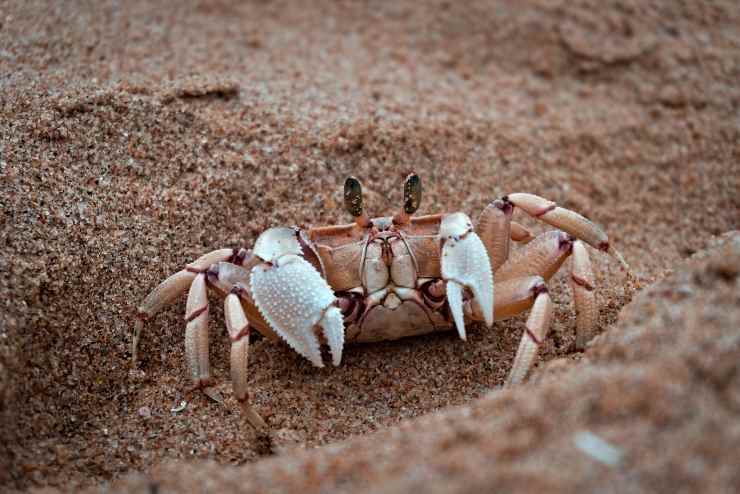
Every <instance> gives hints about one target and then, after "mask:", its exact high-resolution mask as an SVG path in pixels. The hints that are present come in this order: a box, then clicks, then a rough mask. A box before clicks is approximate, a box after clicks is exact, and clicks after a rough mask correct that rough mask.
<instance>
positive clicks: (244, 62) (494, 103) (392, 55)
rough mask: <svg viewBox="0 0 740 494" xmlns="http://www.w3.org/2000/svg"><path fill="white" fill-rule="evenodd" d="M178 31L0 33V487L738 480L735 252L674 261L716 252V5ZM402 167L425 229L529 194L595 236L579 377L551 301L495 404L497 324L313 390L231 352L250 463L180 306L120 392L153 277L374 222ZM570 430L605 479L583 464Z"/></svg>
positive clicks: (157, 323) (719, 55)
mask: <svg viewBox="0 0 740 494" xmlns="http://www.w3.org/2000/svg"><path fill="white" fill-rule="evenodd" d="M178 5H179V6H178V8H172V7H171V6H168V5H157V4H152V3H151V2H126V3H125V4H124V5H118V4H115V3H110V2H99V3H96V4H95V6H94V7H93V6H84V5H57V4H56V3H44V2H17V3H9V4H6V5H5V6H4V8H2V9H0V172H1V173H0V176H1V177H2V178H1V180H0V205H1V206H2V207H1V208H0V211H2V216H0V242H1V245H2V249H0V267H1V268H2V272H3V274H4V275H3V276H1V277H0V300H1V301H2V309H1V310H0V421H1V424H2V427H1V428H0V486H3V488H4V490H11V491H15V490H17V491H27V490H29V489H34V488H40V487H48V488H49V489H51V490H55V489H60V490H63V491H74V490H76V489H78V488H81V487H90V488H96V487H100V486H107V485H109V483H111V482H120V483H118V484H116V485H117V486H118V488H120V489H122V490H126V489H128V488H131V489H135V488H136V487H137V486H140V485H141V483H142V482H143V483H147V482H150V481H151V479H154V480H156V482H159V483H161V486H162V488H163V489H166V488H167V487H171V488H172V489H178V488H179V489H183V488H184V486H186V485H188V482H194V481H196V482H199V483H202V485H203V486H206V485H207V483H208V482H211V481H212V482H213V484H212V486H211V487H212V488H213V489H216V488H220V487H223V486H225V485H227V484H229V483H231V484H233V483H235V482H238V483H240V484H242V483H243V482H245V481H246V480H248V479H251V480H250V482H253V483H251V484H249V486H251V487H252V488H254V489H255V490H259V489H260V488H263V489H264V488H270V489H276V490H291V489H302V490H306V489H309V487H310V488H312V489H316V490H326V491H330V490H350V489H366V490H372V489H376V490H383V489H386V488H387V489H388V490H389V491H392V490H394V489H396V490H407V489H409V488H410V487H413V486H417V485H426V484H423V483H425V482H430V481H435V482H436V483H435V484H434V485H435V486H437V488H438V489H441V490H446V489H450V490H461V489H475V487H476V486H478V487H482V486H492V485H500V486H501V488H502V489H504V490H507V489H508V490H518V491H528V490H535V489H540V488H552V489H553V490H554V489H556V488H562V489H565V490H570V489H572V488H580V487H583V488H584V489H587V490H596V489H598V488H606V487H610V488H614V489H616V488H617V486H618V484H615V483H614V482H615V480H616V479H621V480H622V481H624V482H627V484H624V485H625V486H627V487H628V488H629V490H633V491H635V492H640V491H654V490H662V488H663V487H664V486H674V487H676V486H678V487H681V489H683V490H684V491H688V490H694V489H697V490H702V488H704V487H707V486H710V487H713V488H716V489H717V490H718V491H719V490H722V489H725V490H727V491H730V490H732V488H733V485H734V486H737V485H738V484H737V483H738V478H737V475H736V474H733V473H732V471H728V470H727V462H726V461H724V460H726V459H727V458H731V455H732V454H734V449H733V448H731V447H730V445H731V444H732V442H731V441H732V440H735V444H736V443H737V430H738V427H740V419H739V418H738V413H739V412H738V408H737V393H738V379H737V376H738V374H737V365H736V364H732V363H736V362H737V361H738V359H737V349H738V340H737V337H738V327H740V324H738V321H739V318H738V313H737V310H736V309H737V305H738V304H737V302H738V301H737V296H736V294H737V272H736V271H733V266H737V262H738V261H737V256H736V255H735V254H734V253H733V252H734V251H732V252H730V251H727V252H724V253H722V252H721V253H720V254H714V255H715V256H717V255H719V257H714V258H713V259H715V261H713V262H715V263H721V262H722V259H725V260H726V262H727V263H728V267H725V268H722V267H720V268H716V267H712V266H713V265H712V264H711V262H710V265H709V267H707V266H706V265H701V266H700V265H698V264H690V265H689V266H688V267H685V266H684V264H682V263H683V262H684V260H685V259H686V258H688V257H691V256H692V255H693V254H695V253H696V252H699V251H701V250H702V249H705V248H707V247H708V246H712V245H715V244H716V243H717V242H718V240H716V237H717V236H721V235H723V234H724V233H725V232H727V231H729V230H733V229H737V228H738V227H740V195H739V194H738V190H740V165H738V162H739V161H740V114H739V107H740V85H738V83H737V81H738V80H740V36H739V35H738V33H740V12H739V11H738V9H737V8H736V7H735V5H734V2H732V1H726V2H714V3H710V4H706V3H702V4H698V3H697V4H690V5H687V6H680V5H676V3H675V2H673V1H671V0H665V1H655V2H608V3H607V4H604V3H603V2H597V1H595V0H594V1H583V2H563V3H554V2H537V1H531V2H516V3H512V2H464V3H462V2H461V3H459V4H458V3H455V2H442V1H440V2H432V1H430V2H424V3H422V4H419V3H415V2H408V3H406V2H393V3H387V4H365V3H356V2H315V3H313V4H312V6H311V7H308V6H306V5H303V4H301V5H299V4H298V3H290V2H277V1H273V2H266V1H261V2H233V3H230V2H181V3H180V4H178ZM410 170H415V171H416V172H417V173H419V174H420V176H421V177H422V180H423V183H424V198H423V202H422V206H421V210H420V211H421V212H429V213H433V212H442V211H456V210H462V211H465V212H467V213H469V214H470V215H471V216H473V217H476V216H477V214H478V212H479V211H480V210H482V209H483V207H485V205H486V204H487V203H488V202H489V201H491V200H492V199H495V198H498V197H501V196H503V195H505V194H507V193H511V192H517V191H526V192H532V193H536V194H540V195H542V196H544V197H547V198H549V199H551V200H554V201H557V202H558V203H559V204H561V205H563V206H565V207H568V208H571V209H574V210H577V211H579V212H581V213H583V214H584V215H586V216H587V217H589V218H591V219H592V220H594V221H595V222H597V223H599V224H600V225H602V226H603V227H604V228H605V229H606V231H607V232H608V233H609V235H610V238H611V241H612V243H613V244H614V245H615V246H617V247H618V248H619V249H620V250H621V251H622V253H623V254H624V255H625V258H626V259H627V261H628V262H629V263H630V265H631V266H632V268H633V271H634V273H635V277H636V279H635V280H633V279H631V278H629V277H628V276H627V275H626V274H625V273H624V272H623V271H622V270H621V269H620V268H619V265H618V263H616V262H615V261H614V260H613V259H611V258H609V257H607V256H605V255H602V254H600V253H597V252H594V253H593V254H594V255H593V259H594V263H595V268H596V271H597V277H598V279H599V287H598V290H599V291H598V300H599V304H600V307H601V311H600V317H599V324H598V330H599V332H600V333H603V332H605V331H608V332H607V333H606V336H603V337H601V339H600V340H599V341H598V342H595V343H594V345H593V346H592V347H591V348H590V349H589V350H588V352H586V353H585V354H583V353H582V352H577V351H576V349H575V345H574V341H575V338H574V329H573V328H574V314H573V309H572V303H571V296H570V293H569V291H568V290H567V289H566V287H565V285H566V283H565V277H564V276H563V275H562V274H560V275H558V276H556V277H555V278H554V279H553V281H552V282H551V288H552V293H553V297H554V300H555V301H556V303H557V309H556V316H555V320H554V322H553V328H552V330H551V333H550V336H549V338H548V340H547V342H546V343H545V344H544V345H543V348H542V351H541V359H540V364H539V366H538V368H537V369H536V370H535V373H534V375H533V376H532V378H531V379H530V382H529V383H528V384H527V385H525V386H522V387H521V388H516V389H511V390H502V389H501V388H500V387H501V384H502V383H503V379H504V378H505V376H506V373H507V371H508V369H509V366H510V365H511V361H512V359H513V355H514V352H515V350H516V347H517V344H518V341H519V338H520V336H521V333H522V329H523V318H516V319H513V320H511V321H507V322H504V323H497V324H496V325H495V326H494V328H492V329H491V330H486V329H484V328H471V329H470V331H469V333H468V334H469V337H468V341H467V342H462V341H460V340H459V339H458V338H457V337H456V335H455V334H454V333H448V334H441V335H430V336H426V337H418V338H413V339H407V340H400V341H397V342H388V343H380V344H373V345H361V346H360V345H358V346H353V347H350V348H348V349H346V351H345V355H344V359H343V364H342V366H341V367H339V368H325V369H315V368H313V367H312V366H311V365H310V363H308V362H307V361H305V360H304V359H302V358H301V357H299V356H298V355H296V354H295V353H293V352H292V351H290V350H289V349H288V348H287V347H286V346H284V345H273V344H271V343H269V342H268V341H267V340H265V339H259V340H257V341H255V342H254V344H253V345H252V349H251V353H250V372H251V373H252V377H251V382H252V392H253V395H254V401H255V406H256V408H257V409H258V410H259V412H260V413H261V414H262V415H263V416H264V417H265V418H266V420H267V421H268V423H269V424H270V426H271V429H272V431H273V433H272V437H271V442H270V443H266V441H265V440H263V439H260V438H256V437H254V435H253V434H250V433H249V432H248V431H245V430H244V428H243V427H241V426H240V423H239V421H238V413H237V409H236V403H235V401H234V400H233V399H232V397H231V389H230V385H229V377H228V341H227V338H226V336H225V332H224V330H223V329H222V328H223V317H222V311H221V309H220V304H218V303H214V304H213V305H212V307H213V309H212V314H213V316H214V317H213V318H212V322H211V360H212V367H213V372H214V376H215V378H216V381H217V382H218V383H219V384H218V387H219V390H220V391H221V392H222V394H223V395H224V396H225V397H226V401H225V403H224V404H223V405H222V404H218V403H214V402H212V401H209V400H208V399H207V398H206V397H204V396H202V395H201V394H199V393H197V392H190V391H188V382H187V376H186V365H185V362H184V358H183V357H184V334H183V333H184V328H183V323H182V317H183V311H184V300H182V301H180V302H178V303H177V304H175V305H174V306H173V307H172V308H170V309H168V310H166V311H164V312H163V313H162V314H161V315H159V316H158V317H156V318H155V319H154V320H153V321H151V322H150V323H149V324H148V325H147V327H146V330H145V332H144V335H143V339H142V342H141V347H140V350H141V359H140V364H139V366H138V369H137V370H135V371H133V372H132V371H131V369H130V366H129V360H130V357H131V355H130V335H131V329H132V322H133V315H134V313H135V310H136V306H137V305H138V303H139V302H140V300H141V299H142V298H143V297H144V296H145V295H146V294H147V293H148V291H149V290H151V288H153V287H154V286H155V285H156V284H157V283H158V282H159V281H160V280H162V279H164V278H165V277H166V276H167V275H168V274H170V273H173V272H175V271H176V270H178V269H180V268H181V267H182V266H183V265H184V264H185V263H187V262H189V261H190V260H192V259H194V258H195V257H197V256H199V255H200V254H202V253H203V252H207V251H209V250H213V249H216V248H221V247H239V246H242V245H246V246H249V245H251V244H252V242H253V241H254V240H255V238H256V236H257V235H259V233H260V232H261V231H262V230H264V229H265V228H267V227H269V226H273V225H293V224H295V225H301V226H309V225H322V224H334V223H338V222H346V221H347V220H348V217H347V216H348V215H347V214H346V212H344V211H343V209H342V196H341V185H342V183H343V181H344V179H345V177H346V176H347V175H350V174H353V175H356V176H358V177H359V178H360V179H361V180H362V181H363V184H364V187H365V189H366V198H365V203H366V204H367V207H368V209H369V212H370V213H371V214H374V215H380V214H383V213H389V212H391V213H392V212H395V211H397V210H398V209H399V208H400V206H401V202H402V198H401V195H402V186H401V184H402V180H403V177H404V176H405V174H406V173H408V172H409V171H410ZM523 221H524V222H525V223H526V224H527V225H529V226H531V227H533V228H534V229H536V230H537V231H541V230H543V229H544V228H543V227H542V226H541V225H537V223H535V222H532V221H528V220H523ZM714 249H715V250H716V249H717V248H716V247H715V248H714ZM719 249H722V248H719ZM728 252H729V253H728ZM694 262H699V261H694ZM699 264H700V263H699ZM681 266H684V267H681ZM702 266H703V267H702ZM673 270H677V271H676V273H675V274H674V275H673V278H669V280H668V281H663V282H660V280H663V279H664V278H665V277H666V276H667V275H670V273H671V272H672V271H673ZM681 273H684V274H681ZM717 273H719V274H717ZM722 273H724V274H722ZM728 273H729V274H728ZM733 273H734V274H733ZM681 276H686V277H688V281H686V282H685V283H684V282H683V281H675V280H681V279H682V278H681ZM671 280H673V281H671ZM697 280H698V281H697ZM702 280H703V281H702ZM655 282H659V284H657V285H653V286H652V287H651V288H647V287H650V286H651V285H652V284H653V283H655ZM660 283H663V284H660ZM671 283H674V285H671ZM675 283H679V285H675ZM733 283H734V284H733ZM666 284H667V285H666ZM683 284H685V285H686V287H683ZM665 286H668V287H673V288H670V290H674V289H675V290H677V292H676V293H677V294H674V295H670V294H669V295H665V300H663V299H660V300H661V302H660V304H658V307H652V306H651V305H650V300H653V299H651V298H650V297H655V295H649V294H651V293H662V292H661V290H667V291H668V292H670V290H669V289H664V288H661V287H665ZM676 287H677V288H676ZM682 290H683V291H682ZM686 290H688V292H686ZM733 296H734V297H735V298H733ZM661 297H662V295H661ZM672 297H675V299H674V298H672ZM633 298H636V299H637V300H635V302H633V303H632V304H631V305H630V307H629V310H628V311H626V313H623V314H622V315H620V311H622V309H623V307H624V306H625V305H626V304H627V303H629V301H630V300H631V299H633ZM214 302H215V300H214ZM653 302H654V303H656V304H657V303H658V302H655V301H654V300H653ZM707 314H709V315H707ZM705 316H706V317H705ZM671 331H672V332H675V333H677V335H676V337H675V338H674V337H672V334H671V333H670V332H671ZM633 332H634V334H633ZM661 335H662V337H661ZM656 339H660V341H656ZM666 340H667V341H666ZM723 345H724V346H723ZM663 347H665V348H666V349H667V350H666V352H663V351H658V350H659V349H661V348H663ZM671 349H674V350H675V351H674V350H671ZM692 349H693V350H692ZM690 350H691V351H690ZM672 352H673V353H675V359H674V360H671V358H670V357H671V355H673V353H672ZM692 352H694V353H692ZM732 352H735V353H732ZM664 353H668V354H669V355H665V354H664ZM728 355H729V357H728ZM725 361H726V362H730V363H728V364H726V365H725V364H722V362H725ZM733 365H734V367H733ZM718 383H719V384H718ZM183 400H184V401H186V407H185V409H184V410H183V411H180V412H172V411H171V409H173V408H175V407H177V406H178V405H179V404H180V403H181V402H182V401H183ZM450 407H453V408H450ZM456 424H462V425H460V426H459V428H460V430H459V431H458V426H457V425H456ZM399 431H400V432H399ZM405 431H408V432H405ZM460 431H462V432H460ZM717 431H719V432H717ZM578 432H586V433H591V434H593V435H595V436H596V437H599V438H602V439H604V440H607V441H608V442H610V443H613V444H614V445H615V447H616V448H617V450H618V451H621V452H622V456H621V459H620V460H619V463H618V466H617V467H614V466H607V465H603V464H601V465H600V464H598V462H597V463H588V462H589V461H591V462H593V460H591V459H589V457H588V455H586V454H584V453H583V452H581V450H579V449H577V448H574V447H573V444H575V443H574V441H575V440H574V434H577V433H578ZM578 437H579V438H581V439H584V438H586V439H589V438H590V437H591V436H588V435H586V436H578ZM630 438H631V439H630ZM702 438H703V439H702ZM700 439H701V441H700ZM702 441H704V442H702ZM446 444H447V445H448V446H445V445H446ZM326 445H328V446H326ZM317 447H318V449H316V450H314V449H315V448H317ZM386 447H387V450H386V449H384V448H386ZM445 448H447V449H445ZM666 452H670V453H666ZM412 453H416V454H412ZM458 453H459V454H458ZM661 453H663V454H661ZM579 455H580V456H579ZM266 456H276V457H274V458H265V457H266ZM332 458H334V459H337V458H338V459H341V460H342V462H345V461H346V466H342V465H339V466H338V467H336V469H334V467H331V468H330V467H329V466H327V465H329V464H330V462H331V461H333V460H332ZM689 459H691V461H689ZM571 460H572V461H571ZM337 461H338V460H337ZM491 464H494V465H500V468H498V467H497V468H493V469H491V468H487V467H486V466H487V465H491ZM310 465H314V466H310ZM679 467H680V468H679ZM633 471H637V472H640V473H639V474H635V475H630V472H633ZM279 472H282V473H279ZM306 472H309V473H310V475H307V473H306ZM733 475H734V476H733ZM283 477H285V479H286V480H284V481H282V480H279V479H282V478H283ZM466 478H467V479H469V480H470V483H469V484H463V483H462V479H466ZM119 479H122V480H119ZM275 479H278V480H275ZM270 482H275V483H274V484H273V483H270ZM280 482H282V483H280ZM475 482H480V483H477V484H476V483H475ZM711 482H714V484H710V483H711ZM309 483H312V484H310V485H309ZM733 483H734V484H733ZM199 485H201V484H199ZM208 485H210V484H208ZM245 486H246V484H245ZM249 486H246V487H245V489H246V488H247V487H249ZM466 486H467V487H466Z"/></svg>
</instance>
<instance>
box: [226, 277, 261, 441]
mask: <svg viewBox="0 0 740 494" xmlns="http://www.w3.org/2000/svg"><path fill="white" fill-rule="evenodd" d="M241 290H244V288H241V287H238V286H237V287H235V288H234V290H233V291H232V292H231V293H229V295H227V296H226V300H225V301H224V318H225V319H226V329H227V330H228V332H229V338H230V339H231V384H232V386H233V387H234V397H235V398H236V400H237V401H238V402H239V405H240V407H241V409H242V414H243V415H244V417H245V418H246V419H247V421H248V422H249V423H250V424H251V425H252V426H253V427H254V428H256V429H265V428H267V424H266V423H265V421H264V420H262V417H260V416H259V414H258V413H257V412H256V411H255V410H254V409H253V408H252V406H251V405H250V403H249V391H248V389H247V377H248V373H247V359H248V355H249V321H248V320H247V316H246V314H245V313H244V308H243V307H242V304H241V301H240V300H239V295H238V293H239V292H240V291H241Z"/></svg>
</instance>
